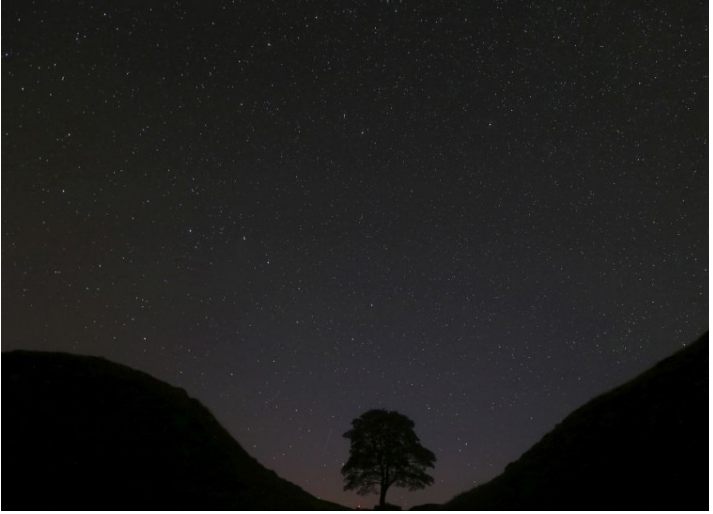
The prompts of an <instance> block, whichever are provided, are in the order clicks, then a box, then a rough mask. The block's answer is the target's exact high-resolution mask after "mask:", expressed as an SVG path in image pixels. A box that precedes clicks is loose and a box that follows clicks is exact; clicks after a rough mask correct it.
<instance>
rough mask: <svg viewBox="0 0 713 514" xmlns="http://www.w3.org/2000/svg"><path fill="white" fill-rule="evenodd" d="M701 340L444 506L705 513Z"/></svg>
mask: <svg viewBox="0 0 713 514" xmlns="http://www.w3.org/2000/svg"><path fill="white" fill-rule="evenodd" d="M708 491H709V489H708V334H705V335H704V336H703V337H701V338H700V339H698V340H697V341H696V342H695V343H692V344H691V345H689V346H688V347H686V348H684V349H682V350H680V351H679V352H677V353H676V354H674V355H673V356H671V357H669V358H667V359H665V360H663V361H661V362H660V363H658V364H657V365H655V366H654V367H653V368H651V369H650V370H648V371H646V372H644V373H643V374H641V375H640V376H638V377H637V378H635V379H634V380H631V381H630V382H627V383H625V384H624V385H622V386H620V387H618V388H616V389H614V390H612V391H610V392H608V393H605V394H603V395H601V396H599V397H597V398H595V399H594V400H592V401H590V402H589V403H587V404H585V405H584V406H582V407H581V408H579V409H577V410H576V411H574V412H573V413H572V414H571V415H569V416H568V417H567V418H565V420H564V421H562V422H561V423H560V424H559V425H557V427H555V428H554V429H553V430H552V431H551V432H549V433H548V434H546V435H545V436H544V437H543V438H542V440H541V441H540V442H538V443H537V444H536V445H535V446H533V447H532V448H531V449H530V450H529V451H527V452H526V453H524V454H523V455H522V457H520V459H519V460H517V461H515V462H513V463H511V464H509V465H508V466H507V467H506V468H505V471H504V473H503V474H501V475H499V476H498V477H496V478H495V479H493V480H492V481H490V482H488V483H486V484H483V485H481V486H479V487H476V488H474V489H471V490H470V491H467V492H465V493H463V494H460V495H458V496H456V497H455V498H453V499H452V500H451V501H450V502H448V503H447V504H445V505H444V508H445V509H450V510H708Z"/></svg>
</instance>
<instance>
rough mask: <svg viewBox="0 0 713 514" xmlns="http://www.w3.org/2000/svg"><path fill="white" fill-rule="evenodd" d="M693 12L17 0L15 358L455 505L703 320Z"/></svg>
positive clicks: (6, 326)
mask: <svg viewBox="0 0 713 514" xmlns="http://www.w3.org/2000/svg"><path fill="white" fill-rule="evenodd" d="M707 27H708V6H707V2H704V1H703V0H700V1H682V0H660V1H619V0H616V1H614V0H611V1H589V0H585V1H580V2H569V1H566V2H565V1H554V0H543V1H536V2H535V1H532V2H517V1H504V0H499V1H493V2H467V1H460V2H459V1H450V2H445V1H415V0H413V1H411V0H401V1H399V0H391V1H386V0H373V1H366V0H360V1H353V0H345V1H340V2H331V1H325V0H314V1H308V0H302V1H283V2H277V1H269V0H261V1H234V2H229V1H224V2H211V1H205V2H190V1H163V2H154V1H150V2H144V1H122V2H114V1H112V2H109V1H105V2H101V1H79V0H78V1H76V2H75V1H73V2H61V1H51V0H44V1H29V0H8V1H4V2H3V3H2V100H3V105H2V107H3V108H2V171H3V173H2V179H3V183H2V321H3V323H2V325H3V327H2V328H3V336H4V337H3V338H2V349H3V350H12V349H17V348H23V349H36V350H52V351H69V352H74V353H81V354H90V355H100V356H104V357H106V358H109V359H111V360H114V361H117V362H120V363H124V364H127V365H130V366H132V367H135V368H138V369H141V370H143V371H146V372H148V373H150V374H152V375H154V376H155V377H157V378H159V379H162V380H165V381H168V382H169V383H171V384H174V385H177V386H180V387H184V388H185V389H186V390H187V391H188V392H189V393H190V394H191V395H193V396H195V397H197V398H198V399H200V401H201V402H203V403H204V404H205V405H206V406H208V407H209V408H210V409H211V411H212V412H213V413H214V414H215V415H216V417H217V418H218V419H219V420H220V422H221V423H222V424H223V425H224V426H225V427H226V428H227V429H228V430H229V431H230V432H231V433H232V434H233V435H234V436H235V437H236V439H237V440H238V441H239V442H240V443H241V444H242V445H243V446H244V447H245V448H246V449H247V450H248V451H249V452H250V453H251V454H252V455H253V456H255V457H256V458H257V459H258V460H259V461H260V462H261V463H263V464H264V465H265V466H267V467H268V468H271V469H274V470H275V471H276V472H277V473H278V474H279V475H281V476H282V477H284V478H286V479H288V480H290V481H292V482H294V483H296V484H298V485H300V486H301V487H303V488H304V489H306V490H307V491H309V492H310V493H312V494H314V495H316V496H319V497H321V498H325V499H328V500H332V501H336V502H340V503H342V504H344V505H348V506H356V505H358V504H361V505H368V506H371V505H373V504H374V503H377V502H378V497H376V496H372V497H368V498H363V497H359V496H357V495H356V494H355V493H353V492H343V491H342V484H343V482H342V477H341V475H340V467H341V465H342V464H343V463H344V462H345V461H346V459H347V457H348V449H349V445H348V441H347V440H346V439H343V438H342V437H341V436H342V434H343V433H344V432H345V431H346V430H348V429H349V428H350V422H351V420H352V419H354V418H356V417H358V416H359V415H360V414H361V413H363V412H364V411H366V410H368V409H371V408H386V409H390V410H397V411H399V412H401V413H403V414H405V415H407V416H409V417H411V418H412V419H413V420H414V421H415V423H416V432H417V434H418V435H419V436H420V438H421V441H422V443H423V444H424V446H426V447H427V448H429V449H431V450H432V451H433V452H434V453H435V454H436V457H437V459H438V460H437V463H436V468H435V470H433V476H434V478H435V484H434V485H433V486H432V487H430V488H428V489H426V490H424V491H420V492H414V493H410V492H408V491H404V490H400V489H393V490H391V491H390V492H389V495H388V497H387V500H388V501H390V502H392V503H398V504H401V505H404V506H406V507H408V506H411V505H414V504H419V503H425V502H443V501H446V500H448V499H450V498H451V497H452V496H453V495H455V494H456V493H459V492H462V491H464V490H466V489H468V488H470V487H472V486H474V485H477V484H480V483H483V482H484V481H487V480H489V479H491V478H493V477H494V476H496V475H497V474H499V473H500V472H501V471H502V470H503V469H504V467H505V465H506V464H507V463H508V462H511V461H513V460H516V459H517V458H518V457H519V456H520V455H521V454H522V453H523V452H524V451H526V450H527V449H528V448H529V447H530V446H532V445H533V444H534V443H535V442H537V441H538V440H539V439H540V438H541V437H542V436H543V435H544V434H545V433H546V432H547V431H549V430H550V429H552V428H553V427H554V425H555V424H556V423H558V422H559V421H561V420H562V419H563V418H564V417H565V416H566V415H567V414H568V413H570V412H571V411H572V410H574V409H575V408H577V407H578V406H580V405H581V404H583V403H584V402H586V401H587V400H589V399H591V398H592V397H593V396H595V395H597V394H599V393H601V392H604V391H605V390H607V389H610V388H612V387H614V386H616V385H619V384H620V383H622V382H624V381H626V380H628V379H630V378H633V377H634V376H635V375H636V374H638V373H639V372H641V371H643V370H645V369H646V368H648V367H649V366H651V365H652V364H654V363H655V362H656V361H658V360H660V359H661V358H663V357H666V356H668V355H669V354H671V353H673V352H674V351H675V350H677V349H678V348H680V347H681V346H683V345H685V344H686V343H689V342H691V341H693V339H695V338H696V337H697V336H698V335H700V334H701V333H702V332H704V331H705V330H707V328H708V269H707V266H708V75H707V73H708V32H707Z"/></svg>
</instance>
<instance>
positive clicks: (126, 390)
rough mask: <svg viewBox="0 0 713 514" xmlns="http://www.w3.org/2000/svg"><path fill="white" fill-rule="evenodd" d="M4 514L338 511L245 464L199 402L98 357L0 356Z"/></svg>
mask: <svg viewBox="0 0 713 514" xmlns="http://www.w3.org/2000/svg"><path fill="white" fill-rule="evenodd" d="M2 408H3V414H5V416H4V420H3V427H2V428H3V431H2V443H3V444H2V448H3V451H2V464H3V471H5V473H4V474H3V503H2V506H3V508H4V509H9V510H137V509H140V510H227V509H230V510H247V509H249V510H263V509H265V510H267V509H269V510H272V509H274V510H287V509H289V510H324V509H339V508H342V507H340V506H338V505H335V504H332V503H328V502H323V501H321V500H318V499H317V498H315V497H313V496H311V495H310V494H308V493H307V492H305V491H304V490H302V489H301V488H299V487H298V486H296V485H294V484H292V483H290V482H288V481H286V480H283V479H282V478H280V477H278V476H277V475H276V474H275V473H274V472H273V471H270V470H268V469H266V468H264V467H263V466H262V465H260V464H259V463H258V462H257V461H256V460H255V459H254V458H253V457H251V456H250V455H249V454H248V453H247V452H246V451H245V450H244V449H243V448H242V447H241V446H240V445H239V444H238V443H237V442H236V441H235V440H234V439H233V438H232V437H231V436H230V434H229V433H228V432H227V431H226V430H225V429H224V428H223V427H222V426H221V425H220V424H219V423H218V421H217V420H216V419H215V417H214V416H213V415H212V414H211V413H210V412H209V411H208V409H206V408H205V407H204V406H203V405H202V404H201V403H200V402H199V401H197V400H195V399H193V398H190V397H189V396H188V394H187V393H186V391H185V390H183V389H180V388H177V387H173V386H170V385H168V384H166V383H164V382H161V381H159V380H157V379H155V378H153V377H151V376H149V375H147V374H146V373H142V372H140V371H136V370H133V369H131V368H128V367H126V366H122V365H119V364H116V363H113V362H110V361H107V360H105V359H102V358H98V357H84V356H77V355H69V354H63V353H45V352H26V351H14V352H4V353H3V354H2Z"/></svg>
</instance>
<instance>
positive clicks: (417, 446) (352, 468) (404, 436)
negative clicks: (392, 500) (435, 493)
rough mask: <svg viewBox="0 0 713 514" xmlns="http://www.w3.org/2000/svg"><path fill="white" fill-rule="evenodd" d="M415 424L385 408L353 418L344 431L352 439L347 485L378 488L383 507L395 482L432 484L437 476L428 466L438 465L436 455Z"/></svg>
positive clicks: (411, 486)
mask: <svg viewBox="0 0 713 514" xmlns="http://www.w3.org/2000/svg"><path fill="white" fill-rule="evenodd" d="M413 428H414V422H413V421H411V420H410V419H409V418H408V417H406V416H404V415H403V414H399V413H398V412H396V411H386V410H382V409H373V410H370V411H367V412H365V413H364V414H362V415H361V416H360V417H358V418H356V419H355V420H353V421H352V429H351V430H349V431H348V432H346V433H345V434H344V437H346V438H347V439H349V440H350V442H351V447H350V449H349V460H347V462H346V464H344V466H343V467H342V475H344V481H345V484H344V489H345V490H356V491H357V493H358V494H362V495H366V494H369V493H375V492H377V491H378V492H379V506H380V507H382V508H383V507H384V506H385V505H386V492H387V491H388V489H389V487H391V486H392V485H395V486H396V487H403V488H406V489H409V490H410V491H415V490H417V489H423V488H425V487H426V486H429V485H431V484H432V483H433V477H431V476H430V475H428V474H427V473H426V471H425V470H426V468H429V467H430V468H432V467H434V462H435V461H436V456H435V455H434V454H433V452H432V451H430V450H428V449H426V448H424V447H423V446H422V445H421V442H420V440H419V438H418V436H417V435H416V433H415V432H414V430H413ZM377 488H378V489H377Z"/></svg>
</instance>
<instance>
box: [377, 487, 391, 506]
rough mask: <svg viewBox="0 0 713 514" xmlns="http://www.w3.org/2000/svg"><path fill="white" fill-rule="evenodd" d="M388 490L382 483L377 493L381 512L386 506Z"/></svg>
mask: <svg viewBox="0 0 713 514" xmlns="http://www.w3.org/2000/svg"><path fill="white" fill-rule="evenodd" d="M388 488H389V486H388V485H386V484H384V483H383V482H382V484H381V490H380V491H379V507H380V508H381V509H382V510H383V508H384V507H385V506H386V490H387V489H388Z"/></svg>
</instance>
